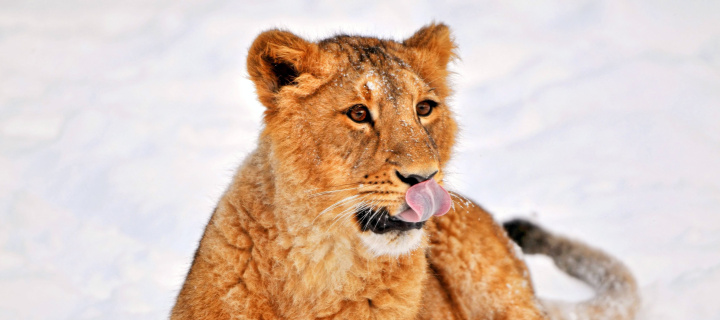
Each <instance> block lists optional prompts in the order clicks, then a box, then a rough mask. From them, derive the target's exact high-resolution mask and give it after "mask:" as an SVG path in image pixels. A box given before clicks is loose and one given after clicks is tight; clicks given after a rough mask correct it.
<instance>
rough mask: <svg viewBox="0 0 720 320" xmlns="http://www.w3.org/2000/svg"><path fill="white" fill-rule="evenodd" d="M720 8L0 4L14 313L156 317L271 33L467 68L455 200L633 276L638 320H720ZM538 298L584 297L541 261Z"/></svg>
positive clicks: (233, 161)
mask: <svg viewBox="0 0 720 320" xmlns="http://www.w3.org/2000/svg"><path fill="white" fill-rule="evenodd" d="M719 17H720V1H714V0H708V1H694V0H689V1H681V0H677V1H664V0H637V1H624V0H614V1H598V0H537V1H512V0H497V1H449V2H446V3H438V2H434V1H393V2H390V1H361V2H349V1H347V2H332V1H219V0H217V1H175V0H173V1H170V0H166V1H146V0H142V1H140V0H129V1H81V0H65V1H34V0H24V1H0V318H2V319H163V318H166V317H167V316H168V314H169V310H170V308H171V306H172V304H173V302H174V298H175V296H176V294H177V292H178V290H179V288H180V285H181V284H182V281H183V279H184V277H185V273H186V272H187V270H188V268H189V265H190V262H191V259H192V255H193V253H194V250H195V248H196V246H197V242H198V240H199V239H200V236H201V233H202V230H203V228H204V226H205V223H206V222H207V220H208V218H209V216H210V213H211V210H212V208H213V207H214V205H215V203H216V201H217V199H218V198H219V196H220V195H221V193H222V192H223V190H224V188H225V187H226V186H227V184H228V183H229V182H230V178H231V176H232V174H233V172H234V170H235V169H236V167H237V166H238V165H239V164H240V162H241V161H242V159H243V158H244V156H245V155H246V154H247V153H248V152H250V151H251V150H253V148H254V146H255V143H256V140H257V133H258V130H259V128H260V119H261V114H262V111H263V108H262V106H261V105H260V104H259V103H258V102H257V101H256V98H255V94H254V88H253V86H252V84H251V82H250V81H249V80H248V79H247V74H246V71H245V57H246V54H247V53H246V51H247V49H248V47H249V46H250V43H251V42H252V40H253V39H254V37H255V36H256V35H257V34H258V33H259V32H261V31H263V30H266V29H268V28H276V27H279V28H286V29H289V30H292V31H293V32H295V33H297V34H299V35H301V36H304V37H306V38H308V39H312V40H317V39H322V38H324V37H327V36H331V35H333V34H335V33H338V32H347V33H356V34H364V35H376V36H381V37H386V38H393V39H397V40H402V39H404V38H406V37H408V36H410V35H411V34H412V33H413V32H414V31H415V30H416V29H418V28H420V27H421V26H423V25H424V24H427V23H429V22H431V21H433V20H435V21H441V22H444V23H446V24H448V25H449V26H450V27H451V28H452V30H453V32H454V35H455V39H456V42H457V44H458V46H459V51H458V52H459V54H460V57H461V59H462V60H460V61H458V62H457V63H456V64H454V66H453V70H454V71H455V72H456V73H455V75H454V77H453V79H454V83H455V89H456V94H455V96H454V99H453V100H452V102H451V104H452V106H453V107H454V109H455V111H456V113H457V114H458V118H459V121H460V123H461V125H462V133H461V138H460V141H459V144H458V146H457V148H456V157H455V160H454V162H453V163H452V165H451V167H450V171H451V175H450V180H449V186H450V188H451V189H453V190H456V191H459V192H461V193H464V194H465V195H467V196H469V197H470V198H472V199H474V200H476V201H478V202H479V203H481V204H483V205H484V206H485V207H486V208H487V209H489V210H490V211H492V212H493V213H494V214H495V216H496V218H497V219H498V220H506V219H509V218H511V217H516V216H524V217H530V218H532V219H534V220H535V221H537V222H539V223H541V224H543V225H545V226H547V227H549V228H550V229H552V230H555V231H557V232H559V233H562V234H566V235H569V236H571V237H574V238H579V239H582V240H583V241H585V242H588V243H590V244H592V245H594V246H597V247H600V248H602V249H604V250H606V251H608V252H610V253H612V254H613V255H615V256H617V257H619V258H620V259H621V260H623V261H624V262H626V264H627V265H628V266H629V267H630V268H631V269H632V270H633V272H634V273H635V275H636V276H637V279H638V281H639V283H640V285H641V289H642V294H643V306H642V309H641V314H640V319H653V320H658V319H720V304H718V303H717V293H718V292H720V209H719V208H720V18H719ZM527 260H528V263H529V264H530V265H531V268H532V272H533V277H534V281H535V283H536V285H537V286H538V288H539V289H538V290H539V292H540V294H541V295H543V296H546V297H553V298H560V299H566V300H572V301H578V300H582V299H585V298H587V297H589V296H590V295H591V294H592V292H591V291H590V290H589V289H588V288H587V287H585V286H584V285H582V284H580V283H578V282H576V281H574V280H572V279H570V278H568V277H566V276H564V275H563V274H561V273H560V272H559V271H557V270H555V268H554V266H553V265H552V263H551V262H550V261H549V260H547V259H544V258H537V257H528V258H527Z"/></svg>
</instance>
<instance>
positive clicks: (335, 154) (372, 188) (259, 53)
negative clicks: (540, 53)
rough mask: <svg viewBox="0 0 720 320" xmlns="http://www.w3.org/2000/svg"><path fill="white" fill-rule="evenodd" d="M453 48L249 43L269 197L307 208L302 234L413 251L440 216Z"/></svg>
mask: <svg viewBox="0 0 720 320" xmlns="http://www.w3.org/2000/svg"><path fill="white" fill-rule="evenodd" d="M452 49H453V44H452V41H451V39H450V37H449V31H448V29H447V28H446V27H445V26H443V25H432V26H429V27H426V28H423V29H421V30H420V31H418V32H417V33H416V34H415V35H414V36H413V37H411V38H410V39H408V40H406V41H404V42H403V43H398V42H394V41H389V40H378V39H375V38H363V37H349V36H337V37H334V38H330V39H327V40H324V41H321V42H319V43H309V42H306V41H304V40H302V39H300V38H298V37H297V36H294V35H292V34H290V33H287V32H282V31H269V32H266V33H264V34H262V35H260V36H259V37H258V39H257V40H256V41H255V43H254V44H253V48H251V50H250V55H249V56H248V69H249V72H250V75H251V77H252V78H253V80H254V81H255V83H256V86H257V91H258V95H259V96H260V100H261V101H262V102H263V103H264V104H265V105H266V106H267V107H268V110H267V112H266V117H265V122H266V128H265V130H264V133H263V138H264V139H267V141H268V142H269V143H270V145H271V153H272V162H273V167H274V168H275V172H274V174H275V181H276V183H277V184H278V185H277V186H276V188H277V189H279V190H285V191H286V192H288V193H290V194H292V195H293V196H292V197H291V198H293V199H294V200H292V201H291V202H293V203H297V205H298V206H307V207H308V211H310V212H308V215H307V217H305V218H307V219H309V220H308V221H310V223H313V224H317V225H319V226H321V228H323V229H322V230H327V229H332V230H337V231H339V232H356V233H359V234H360V238H361V239H362V241H363V242H364V243H365V244H366V245H367V246H368V248H369V249H370V250H371V251H373V252H374V253H376V254H402V253H406V252H409V251H410V250H412V249H414V248H416V247H417V246H418V245H419V244H420V243H421V241H422V227H423V225H424V223H425V221H426V220H427V219H428V218H430V217H432V216H433V215H441V214H444V212H447V210H448V209H449V205H450V203H449V201H450V200H449V195H447V192H445V190H444V189H442V187H440V186H439V184H442V179H443V176H444V175H443V168H444V165H445V163H446V162H447V160H448V158H449V156H450V150H451V147H452V145H453V142H454V135H455V131H456V125H455V122H454V121H453V119H452V117H451V112H450V110H449V108H448V106H447V105H446V103H445V99H446V98H447V96H448V94H449V90H448V88H447V83H446V77H447V70H446V65H447V63H448V61H449V60H450V59H451V58H452V56H453V55H452ZM312 204H318V206H315V207H314V206H313V205H312ZM332 230H331V231H332Z"/></svg>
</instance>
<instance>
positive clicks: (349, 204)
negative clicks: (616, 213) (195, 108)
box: [171, 24, 636, 319]
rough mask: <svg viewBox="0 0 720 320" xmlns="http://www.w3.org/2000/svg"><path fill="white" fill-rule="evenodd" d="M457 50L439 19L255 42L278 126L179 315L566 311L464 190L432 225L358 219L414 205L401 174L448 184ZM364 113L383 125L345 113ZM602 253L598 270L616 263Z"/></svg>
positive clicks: (270, 35) (243, 176) (261, 91)
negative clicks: (398, 28)
mask: <svg viewBox="0 0 720 320" xmlns="http://www.w3.org/2000/svg"><path fill="white" fill-rule="evenodd" d="M454 48H455V45H454V43H453V41H452V38H451V34H450V31H449V29H448V28H447V27H446V26H445V25H442V24H432V25H429V26H426V27H424V28H422V29H420V30H419V31H418V32H417V33H415V34H414V35H413V36H412V37H410V38H409V39H407V40H405V41H403V42H396V41H392V40H380V39H376V38H370V37H359V36H344V35H340V36H335V37H333V38H329V39H326V40H323V41H320V42H317V43H313V42H308V41H305V40H303V39H301V38H300V37H298V36H295V35H294V34H292V33H289V32H286V31H279V30H271V31H267V32H264V33H262V34H261V35H260V36H258V38H257V39H256V40H255V42H254V43H253V45H252V47H251V48H250V51H249V54H248V59H247V66H248V72H249V74H250V78H251V79H252V81H254V82H255V85H256V89H257V94H258V96H259V99H260V101H261V102H262V103H263V105H265V107H266V112H265V116H264V124H265V127H264V129H263V131H262V134H261V135H260V138H259V143H258V147H257V149H256V150H255V151H254V152H253V153H252V154H251V155H249V156H248V158H247V159H246V160H245V162H244V163H243V164H242V166H241V167H240V169H239V170H238V172H237V174H236V175H235V177H234V179H233V182H232V184H231V185H230V187H229V188H228V190H227V191H226V192H225V194H224V195H223V197H222V199H220V202H219V203H218V205H217V208H216V209H215V212H214V213H213V215H212V218H211V219H210V222H209V223H208V225H207V227H206V229H205V233H204V235H203V237H202V240H201V241H200V246H199V248H198V250H197V252H196V254H195V259H194V261H193V265H192V267H191V269H190V272H189V273H188V276H187V279H186V281H185V284H184V285H183V287H182V290H181V292H180V294H179V296H178V298H177V303H176V305H175V307H174V308H173V310H172V315H171V318H172V319H330V318H333V319H544V318H546V317H547V315H548V312H549V313H550V314H551V315H552V316H553V317H558V318H559V317H561V315H560V313H562V312H565V311H562V309H563V308H561V307H557V306H552V307H545V306H543V305H542V304H540V303H539V302H538V301H539V300H538V299H536V297H535V295H534V292H533V288H532V284H531V282H530V278H529V274H528V270H527V267H526V266H525V264H524V262H523V261H522V260H521V259H520V258H519V257H518V256H517V254H516V246H515V245H514V244H513V242H512V241H511V240H509V238H508V236H507V235H506V233H505V231H504V230H503V228H502V227H501V226H499V225H497V224H496V223H495V222H494V221H493V219H492V217H491V216H490V215H489V214H488V213H487V212H486V211H484V210H483V209H482V208H480V207H479V206H477V205H475V204H474V203H472V202H470V201H468V200H466V199H464V198H463V197H461V196H459V195H457V194H452V195H453V198H455V199H456V201H455V203H454V205H453V208H452V209H451V210H450V212H449V213H448V214H446V215H445V216H442V217H434V218H431V219H430V220H429V221H428V222H427V223H426V224H425V226H424V227H423V229H420V230H411V231H403V232H389V233H385V234H374V233H373V232H372V231H362V230H361V228H360V226H359V225H358V222H357V220H356V219H355V213H356V211H357V210H358V208H371V209H377V208H380V207H382V208H386V209H387V210H388V212H390V213H396V212H398V210H401V208H402V206H403V205H404V195H405V192H406V191H407V190H408V185H407V184H404V183H403V182H401V181H400V180H399V179H398V177H396V171H397V172H399V173H417V174H424V175H427V174H430V173H432V172H434V171H439V172H438V173H437V174H436V175H435V180H436V181H438V182H439V183H441V184H442V179H443V176H444V175H443V174H444V171H443V170H444V168H445V165H446V164H447V162H448V160H449V158H450V155H451V150H452V147H453V144H454V141H455V134H456V130H457V129H456V123H455V121H454V119H453V115H452V112H451V110H450V108H449V107H448V105H447V104H446V99H447V98H448V96H449V95H450V93H451V92H450V88H449V85H448V80H447V76H448V70H447V65H448V63H449V62H450V61H452V60H453V58H454V57H455V54H454ZM428 99H429V100H432V101H435V102H437V106H436V107H435V108H434V109H433V112H432V113H431V114H430V115H429V116H427V117H418V115H417V114H416V113H415V105H416V104H418V102H420V101H423V100H428ZM357 104H362V105H365V106H367V107H368V109H369V111H370V114H371V117H372V119H373V122H372V123H356V122H354V121H353V120H351V119H350V118H349V117H348V116H347V110H348V108H350V107H351V106H353V105H357ZM512 230H513V232H515V233H514V234H515V236H514V238H516V240H518V241H519V242H520V244H521V245H522V244H523V241H524V242H526V245H528V246H532V244H537V243H538V241H533V239H535V240H537V239H540V240H547V239H554V241H556V242H557V243H561V244H562V245H567V246H568V248H570V249H573V248H580V249H579V251H572V250H570V251H572V252H570V253H567V252H566V251H562V254H557V253H558V252H560V251H557V250H555V251H553V250H546V251H548V252H545V251H542V250H540V249H537V250H536V251H537V252H539V253H545V254H549V255H551V256H553V254H555V255H557V256H563V257H567V256H568V255H569V256H571V257H575V258H577V257H584V256H585V254H586V253H587V252H589V251H592V250H593V249H590V248H585V247H582V246H580V247H578V246H575V244H576V243H575V242H573V241H570V240H566V239H564V238H559V237H557V238H552V237H553V236H552V235H550V234H549V233H547V232H544V231H543V230H541V229H539V228H536V229H532V228H530V227H528V228H526V229H522V228H520V229H518V228H515V229H512ZM518 230H519V231H518ZM530 236H533V237H534V238H533V237H530ZM536 238H537V239H536ZM538 246H539V247H542V248H546V247H547V246H540V245H538ZM585 249H586V250H585ZM566 253H567V254H566ZM563 254H564V255H563ZM598 254H599V256H596V257H594V258H593V259H592V260H588V261H589V263H593V262H596V261H601V262H602V261H610V262H613V263H614V262H615V261H614V260H612V258H610V257H608V256H605V255H603V254H602V253H599V252H598ZM553 257H555V256H553ZM570 265H572V263H570ZM605 267H606V268H605V269H603V270H606V271H608V272H607V273H608V274H612V275H616V274H618V272H619V273H620V274H623V275H627V278H622V279H620V280H617V281H618V282H622V283H626V284H629V285H628V289H627V290H625V291H622V292H623V293H624V292H626V291H629V292H631V293H632V294H630V295H629V296H627V297H626V298H627V299H633V298H636V296H635V295H633V294H634V282H633V280H632V277H631V276H630V275H629V273H627V272H626V270H625V269H624V267H622V265H621V264H618V265H613V266H605ZM613 268H615V269H617V270H615V269H613ZM567 269H568V270H570V272H571V273H572V272H573V271H577V270H575V269H573V267H572V266H569V267H568V268H567ZM623 272H625V273H623ZM576 273H577V274H576V276H578V277H580V278H583V277H584V275H583V274H582V272H576ZM583 279H584V278H583ZM603 279H604V278H603ZM600 282H601V283H600V285H606V284H607V282H604V281H600ZM596 287H597V286H596ZM599 292H600V291H599ZM605 297H606V296H602V298H605ZM623 297H625V296H623ZM593 301H594V300H593ZM634 305H635V304H634V303H631V304H630V306H628V307H627V308H624V309H622V310H620V311H619V313H618V312H615V313H607V312H606V311H604V310H605V309H607V308H603V305H602V304H594V305H593V307H597V306H600V308H599V309H598V308H595V309H593V310H591V312H593V313H589V314H595V315H601V316H607V317H609V318H608V319H624V318H626V317H627V318H631V317H632V314H633V312H634ZM565 309H566V308H565ZM581 309H582V310H581ZM596 309H597V310H596ZM587 310H590V308H584V309H583V308H578V309H577V310H575V311H573V312H576V314H582V312H586V311H587ZM628 310H629V311H628ZM556 313H557V314H558V315H557V316H555V314H556ZM586 313H587V312H586ZM616 315H621V316H622V317H621V316H617V317H615V316H616Z"/></svg>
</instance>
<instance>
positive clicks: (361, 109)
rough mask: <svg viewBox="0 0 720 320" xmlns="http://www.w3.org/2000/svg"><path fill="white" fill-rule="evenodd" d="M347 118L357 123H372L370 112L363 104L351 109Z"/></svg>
mask: <svg viewBox="0 0 720 320" xmlns="http://www.w3.org/2000/svg"><path fill="white" fill-rule="evenodd" d="M347 116H348V117H350V119H352V121H355V122H357V123H362V122H370V110H368V108H367V107H366V106H364V105H362V104H356V105H354V106H352V107H350V110H348V112H347Z"/></svg>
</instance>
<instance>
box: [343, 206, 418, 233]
mask: <svg viewBox="0 0 720 320" xmlns="http://www.w3.org/2000/svg"><path fill="white" fill-rule="evenodd" d="M355 218H356V219H357V221H358V223H359V224H360V230H361V231H363V232H364V231H372V232H374V233H379V234H382V233H386V232H390V231H395V230H397V231H408V230H412V229H421V228H422V227H423V226H424V225H425V221H422V222H405V221H402V220H400V219H397V218H395V217H392V216H390V213H388V211H387V209H385V208H381V209H377V210H373V209H370V208H366V209H362V210H358V211H357V212H355Z"/></svg>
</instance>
